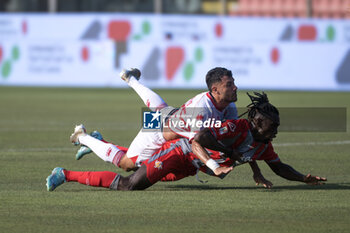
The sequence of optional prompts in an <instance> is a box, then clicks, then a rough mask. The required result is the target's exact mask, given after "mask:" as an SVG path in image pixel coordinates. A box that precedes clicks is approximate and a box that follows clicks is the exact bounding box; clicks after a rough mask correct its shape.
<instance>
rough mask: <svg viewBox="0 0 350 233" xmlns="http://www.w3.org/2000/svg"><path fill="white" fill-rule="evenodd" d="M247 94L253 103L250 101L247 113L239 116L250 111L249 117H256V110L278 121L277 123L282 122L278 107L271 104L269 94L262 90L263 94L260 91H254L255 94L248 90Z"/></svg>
mask: <svg viewBox="0 0 350 233" xmlns="http://www.w3.org/2000/svg"><path fill="white" fill-rule="evenodd" d="M247 95H248V96H249V98H250V100H251V101H252V103H250V104H249V105H248V106H247V108H248V111H246V112H245V113H243V114H242V115H240V116H239V117H241V116H243V115H245V114H246V113H248V118H254V117H255V115H256V112H257V111H258V112H259V113H260V114H262V115H263V116H265V117H267V118H269V119H270V120H272V121H273V122H274V123H277V124H279V123H280V118H279V112H278V109H277V108H276V107H275V106H273V105H272V104H270V102H269V99H268V98H267V95H266V94H265V93H264V92H262V94H260V93H258V92H254V95H255V96H253V95H250V94H249V93H248V92H247Z"/></svg>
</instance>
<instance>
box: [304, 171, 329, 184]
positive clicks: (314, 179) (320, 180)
mask: <svg viewBox="0 0 350 233" xmlns="http://www.w3.org/2000/svg"><path fill="white" fill-rule="evenodd" d="M324 181H327V178H325V177H319V176H312V175H311V174H307V175H306V176H305V177H304V182H305V183H307V184H309V185H320V184H325V183H324Z"/></svg>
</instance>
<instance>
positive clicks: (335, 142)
mask: <svg viewBox="0 0 350 233" xmlns="http://www.w3.org/2000/svg"><path fill="white" fill-rule="evenodd" d="M346 144H350V140H346V141H330V142H290V143H289V142H287V143H274V144H273V146H274V147H289V146H328V145H346ZM72 149H74V148H71V147H57V148H18V149H0V152H28V151H30V152H36V151H37V152H40V151H72ZM76 149H78V148H76Z"/></svg>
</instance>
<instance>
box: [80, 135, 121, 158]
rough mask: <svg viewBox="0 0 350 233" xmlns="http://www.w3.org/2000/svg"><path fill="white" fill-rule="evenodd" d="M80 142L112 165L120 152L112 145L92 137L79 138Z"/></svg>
mask: <svg viewBox="0 0 350 233" xmlns="http://www.w3.org/2000/svg"><path fill="white" fill-rule="evenodd" d="M79 142H80V144H82V145H85V146H87V147H89V148H90V149H91V150H92V151H93V152H94V153H95V154H96V155H97V156H98V157H100V158H101V159H102V160H103V161H105V162H109V163H112V162H113V158H114V156H115V155H116V153H118V152H119V151H120V150H119V149H118V148H117V147H116V146H115V145H113V144H111V143H105V142H103V141H100V140H98V139H96V138H94V137H91V136H90V135H88V134H86V135H83V136H79Z"/></svg>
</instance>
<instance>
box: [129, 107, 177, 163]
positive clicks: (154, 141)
mask: <svg viewBox="0 0 350 233" xmlns="http://www.w3.org/2000/svg"><path fill="white" fill-rule="evenodd" d="M172 110H174V107H171V106H167V107H165V108H163V109H161V110H160V112H161V113H162V116H167V115H168V114H169V113H170V112H171V111H172ZM165 142H166V140H165V139H164V137H163V132H162V131H161V130H159V131H155V132H145V131H142V129H141V130H140V131H139V133H138V134H137V136H136V137H135V138H134V140H133V141H132V142H131V144H130V147H129V149H128V152H127V153H126V156H127V157H128V158H132V157H135V156H138V158H137V160H136V163H135V165H136V166H137V167H140V165H141V164H140V163H141V162H142V161H145V160H147V159H149V158H150V157H151V156H152V155H153V153H154V152H156V151H157V150H158V149H160V148H161V147H162V145H163V144H164V143H165Z"/></svg>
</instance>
